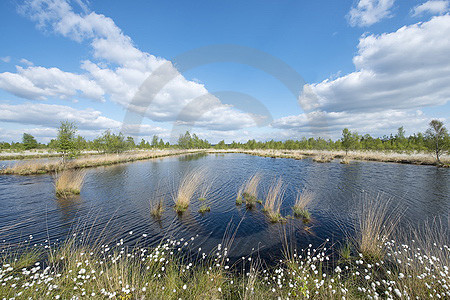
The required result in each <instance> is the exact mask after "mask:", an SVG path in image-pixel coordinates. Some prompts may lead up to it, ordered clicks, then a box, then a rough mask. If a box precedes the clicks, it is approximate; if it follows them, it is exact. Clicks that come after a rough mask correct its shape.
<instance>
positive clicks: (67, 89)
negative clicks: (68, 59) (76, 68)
mask: <svg viewBox="0 0 450 300" xmlns="http://www.w3.org/2000/svg"><path fill="white" fill-rule="evenodd" d="M16 69H17V73H10V72H4V73H0V88H1V89H3V90H5V91H8V92H10V93H12V94H14V95H16V96H18V97H22V98H25V99H30V100H31V99H40V100H44V99H48V98H49V97H52V98H60V99H68V98H71V97H74V96H76V95H77V94H78V93H81V96H82V97H86V98H89V99H95V100H99V101H104V99H103V95H104V91H103V89H102V88H101V87H100V86H99V85H98V84H97V83H96V82H95V81H94V80H91V79H89V78H88V77H87V76H85V75H79V74H73V73H69V72H64V71H61V70H60V69H58V68H44V67H28V68H22V67H20V66H16Z"/></svg>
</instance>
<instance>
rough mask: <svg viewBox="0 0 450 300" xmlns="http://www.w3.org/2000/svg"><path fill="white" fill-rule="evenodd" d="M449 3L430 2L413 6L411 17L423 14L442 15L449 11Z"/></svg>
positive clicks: (440, 1)
mask: <svg viewBox="0 0 450 300" xmlns="http://www.w3.org/2000/svg"><path fill="white" fill-rule="evenodd" d="M449 6H450V5H449V1H447V0H445V1H444V0H430V1H427V2H425V3H422V4H420V5H417V6H415V7H414V8H413V9H412V10H411V14H412V15H413V16H415V17H416V16H420V15H422V14H424V13H429V14H433V15H442V14H444V13H446V12H448V11H449Z"/></svg>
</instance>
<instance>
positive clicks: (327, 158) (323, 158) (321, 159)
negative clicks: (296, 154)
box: [313, 155, 334, 163]
mask: <svg viewBox="0 0 450 300" xmlns="http://www.w3.org/2000/svg"><path fill="white" fill-rule="evenodd" d="M333 159H334V156H332V155H319V156H316V157H314V158H313V161H314V162H318V163H329V162H331V161H332V160H333Z"/></svg>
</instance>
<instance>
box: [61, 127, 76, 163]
mask: <svg viewBox="0 0 450 300" xmlns="http://www.w3.org/2000/svg"><path fill="white" fill-rule="evenodd" d="M76 133H77V127H76V126H75V123H73V122H69V121H63V122H61V125H60V126H59V129H58V136H57V138H56V149H57V150H58V151H59V152H60V153H62V155H63V162H65V161H66V156H71V157H72V156H75V155H76V150H77V147H76V141H75V134H76Z"/></svg>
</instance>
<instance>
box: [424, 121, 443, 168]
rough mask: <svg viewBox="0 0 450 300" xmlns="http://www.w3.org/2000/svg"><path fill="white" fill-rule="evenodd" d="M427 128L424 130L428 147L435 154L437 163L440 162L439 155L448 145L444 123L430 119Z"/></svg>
mask: <svg viewBox="0 0 450 300" xmlns="http://www.w3.org/2000/svg"><path fill="white" fill-rule="evenodd" d="M428 126H429V128H428V129H427V131H426V132H425V136H426V138H427V140H428V143H427V144H428V149H430V151H434V153H435V154H436V161H437V163H439V164H440V163H441V161H440V158H439V156H440V155H441V154H442V152H443V151H445V149H446V148H447V147H448V139H449V137H448V132H447V128H445V126H444V123H443V122H441V121H439V120H431V121H430V123H429V124H428Z"/></svg>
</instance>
